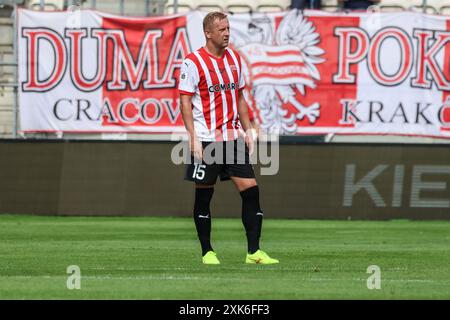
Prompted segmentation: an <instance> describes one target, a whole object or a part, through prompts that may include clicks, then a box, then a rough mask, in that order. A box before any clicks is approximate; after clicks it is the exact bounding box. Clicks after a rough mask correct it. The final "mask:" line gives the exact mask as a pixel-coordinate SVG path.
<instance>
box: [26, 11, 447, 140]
mask: <svg viewBox="0 0 450 320" xmlns="http://www.w3.org/2000/svg"><path fill="white" fill-rule="evenodd" d="M204 15H205V13H202V12H191V13H189V14H183V15H181V14H180V15H169V16H162V17H148V18H131V17H119V16H114V15H109V14H105V13H100V12H97V11H92V10H81V11H75V12H38V11H31V10H24V9H20V10H19V14H18V26H19V27H18V35H17V36H18V43H19V85H20V88H19V107H20V109H19V110H20V127H21V131H22V132H24V133H28V132H78V133H108V132H119V133H127V132H128V133H173V132H184V131H185V130H184V125H183V121H182V117H181V113H180V102H179V96H178V90H177V84H178V77H179V73H180V67H181V64H182V61H183V59H184V57H186V55H187V54H189V53H190V52H192V51H194V50H196V49H198V48H200V47H202V46H203V45H204V43H205V40H204V35H203V32H202V19H203V17H204ZM229 21H230V26H231V31H230V32H231V44H230V46H231V47H232V48H233V49H235V50H236V51H238V52H239V53H240V55H241V57H242V72H243V74H244V78H245V81H246V87H245V90H244V95H245V97H246V101H247V103H248V105H249V108H250V109H251V110H252V111H253V112H252V114H253V115H254V120H255V122H257V123H258V124H259V126H260V127H261V128H262V129H263V130H265V131H267V132H271V133H278V134H283V135H295V134H328V133H335V134H358V135H361V134H362V135H385V134H392V135H412V136H430V137H442V138H448V137H450V17H445V16H436V15H425V14H422V13H414V12H400V13H376V12H375V13H325V12H320V11H305V12H303V13H301V12H299V11H296V10H292V11H286V12H279V13H270V14H269V13H253V14H234V15H230V16H229ZM219 94H220V93H219Z"/></svg>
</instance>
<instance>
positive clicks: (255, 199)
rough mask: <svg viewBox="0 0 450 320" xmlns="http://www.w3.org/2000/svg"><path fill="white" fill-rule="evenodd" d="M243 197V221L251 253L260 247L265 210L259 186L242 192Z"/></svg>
mask: <svg viewBox="0 0 450 320" xmlns="http://www.w3.org/2000/svg"><path fill="white" fill-rule="evenodd" d="M241 198H242V223H243V224H244V228H245V232H246V235H247V246H248V252H249V253H255V252H256V251H258V249H259V238H260V237H261V228H262V219H263V212H262V210H261V207H260V205H259V187H258V186H254V187H251V188H248V189H246V190H244V191H242V192H241Z"/></svg>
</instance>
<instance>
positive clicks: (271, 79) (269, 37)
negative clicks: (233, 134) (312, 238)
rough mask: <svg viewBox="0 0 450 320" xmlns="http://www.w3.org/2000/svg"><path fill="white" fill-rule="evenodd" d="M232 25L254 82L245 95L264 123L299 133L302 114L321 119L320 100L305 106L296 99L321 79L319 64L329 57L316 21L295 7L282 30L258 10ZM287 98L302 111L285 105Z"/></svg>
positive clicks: (282, 131)
mask: <svg viewBox="0 0 450 320" xmlns="http://www.w3.org/2000/svg"><path fill="white" fill-rule="evenodd" d="M231 25H232V28H233V30H232V31H231V38H232V39H231V40H232V43H233V45H234V46H235V48H236V49H237V50H238V51H239V52H240V54H241V57H242V58H243V63H242V69H243V75H244V77H245V80H246V83H247V85H249V87H250V88H251V92H250V91H244V94H245V98H246V101H247V102H248V103H249V104H252V100H253V101H254V103H255V104H256V105H257V108H258V110H259V115H260V117H261V120H262V123H261V124H260V126H261V128H262V129H264V130H265V131H266V132H268V133H277V134H295V133H296V132H297V123H296V121H297V119H299V120H302V119H303V118H305V117H306V118H307V119H308V121H309V122H310V123H315V122H316V120H317V118H318V117H319V116H320V104H319V103H317V102H316V103H313V104H311V105H310V106H304V105H302V104H301V103H300V102H299V101H298V100H297V99H296V94H297V93H300V94H301V95H305V87H309V88H315V87H316V84H315V83H316V81H317V80H320V74H319V72H318V70H317V67H316V64H319V63H322V62H324V61H325V60H324V59H323V58H321V57H320V56H321V55H322V54H323V53H324V50H322V49H321V48H319V47H318V46H317V44H318V43H319V41H320V37H319V34H318V33H317V32H315V30H316V28H315V27H314V25H313V24H312V22H310V21H308V19H307V18H305V17H304V16H303V15H302V13H301V12H300V11H298V10H291V11H289V12H287V13H286V14H285V16H284V17H283V19H282V20H281V22H280V25H279V27H278V28H277V31H276V32H274V31H273V29H274V28H273V25H274V22H273V20H271V19H270V18H269V17H268V16H267V15H266V14H259V15H258V14H253V15H252V16H250V20H249V19H239V20H238V19H237V18H236V21H233V23H232V24H231ZM252 98H253V99H252ZM287 103H289V104H291V105H292V106H293V107H294V108H295V110H296V111H292V110H291V111H290V110H288V109H285V108H284V107H283V104H287ZM253 109H255V108H254V106H253Z"/></svg>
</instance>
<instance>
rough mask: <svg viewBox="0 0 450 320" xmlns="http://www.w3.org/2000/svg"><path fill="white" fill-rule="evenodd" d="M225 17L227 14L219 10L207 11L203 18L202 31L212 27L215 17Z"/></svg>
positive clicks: (221, 18) (220, 18)
mask: <svg viewBox="0 0 450 320" xmlns="http://www.w3.org/2000/svg"><path fill="white" fill-rule="evenodd" d="M226 18H227V15H226V14H225V13H223V12H220V11H215V12H210V13H208V14H207V15H206V17H205V18H204V19H203V31H206V30H207V29H210V27H212V25H213V23H214V21H215V20H216V19H219V20H223V19H226Z"/></svg>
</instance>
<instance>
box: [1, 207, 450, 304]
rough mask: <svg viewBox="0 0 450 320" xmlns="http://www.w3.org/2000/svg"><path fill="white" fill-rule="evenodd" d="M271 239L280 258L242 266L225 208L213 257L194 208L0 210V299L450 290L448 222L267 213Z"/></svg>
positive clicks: (239, 232) (397, 295) (449, 294)
mask: <svg viewBox="0 0 450 320" xmlns="http://www.w3.org/2000/svg"><path fill="white" fill-rule="evenodd" d="M261 244H262V248H263V249H264V250H266V251H267V252H268V253H269V254H270V255H272V256H273V257H275V258H278V259H279V260H280V264H279V265H268V266H263V265H246V264H244V258H245V251H246V241H245V234H244V230H243V227H242V223H241V221H240V219H238V218H236V219H224V218H222V219H220V218H215V219H213V246H214V248H215V250H216V252H217V253H218V257H219V258H220V259H221V262H222V263H221V265H218V266H205V265H202V264H201V258H200V245H199V243H198V241H197V238H196V234H195V228H194V223H193V220H192V219H191V218H187V217H186V218H162V217H42V216H14V215H0V299H208V300H209V299H225V300H227V299H271V300H278V299H289V300H291V299H292V300H293V299H450V268H449V267H448V266H450V222H448V221H406V220H397V221H395V220H394V221H323V220H285V219H266V220H265V221H264V225H263V236H262V241H261ZM69 265H77V266H79V267H80V270H81V288H80V289H79V290H77V289H73V290H69V289H68V288H67V285H66V283H67V279H68V277H69V276H70V275H69V274H67V267H68V266H69ZM370 265H377V266H379V267H380V270H381V289H372V290H369V289H368V288H367V279H368V277H370V276H371V274H369V273H367V267H368V266H370Z"/></svg>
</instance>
